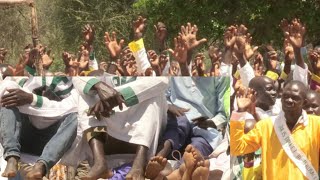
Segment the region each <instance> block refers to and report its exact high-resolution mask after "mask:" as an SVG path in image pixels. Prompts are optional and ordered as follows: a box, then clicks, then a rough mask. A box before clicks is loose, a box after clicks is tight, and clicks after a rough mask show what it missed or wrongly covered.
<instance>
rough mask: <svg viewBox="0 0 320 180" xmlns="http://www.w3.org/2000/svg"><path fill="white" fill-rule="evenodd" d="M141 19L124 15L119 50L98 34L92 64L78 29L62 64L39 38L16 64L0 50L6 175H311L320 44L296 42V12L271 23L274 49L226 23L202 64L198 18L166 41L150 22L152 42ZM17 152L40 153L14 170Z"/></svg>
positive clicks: (319, 111)
mask: <svg viewBox="0 0 320 180" xmlns="http://www.w3.org/2000/svg"><path fill="white" fill-rule="evenodd" d="M145 26H146V19H145V18H143V17H141V16H140V17H138V18H137V20H136V21H134V22H133V32H134V39H133V40H132V42H130V43H129V44H128V45H127V46H125V45H124V43H125V42H124V40H119V39H117V35H116V33H115V32H112V33H109V32H106V33H105V36H104V41H105V46H106V49H107V51H108V52H109V54H110V63H107V62H100V64H98V61H97V59H96V57H95V53H94V48H93V45H92V44H93V40H94V34H95V32H94V27H93V26H91V25H86V26H85V27H84V28H83V37H84V43H83V44H82V45H81V47H80V51H79V53H78V54H77V55H75V54H72V53H69V52H63V53H62V58H63V61H64V64H65V72H50V70H49V67H50V65H51V64H52V62H53V58H52V57H51V56H50V51H49V50H48V49H47V48H46V47H44V46H41V45H40V46H39V47H36V48H34V47H32V46H30V45H28V46H27V47H25V49H24V53H23V55H21V60H20V62H19V63H18V65H16V66H15V67H14V66H12V65H8V64H5V63H4V62H5V56H6V52H7V51H6V50H5V49H4V48H2V49H0V60H1V64H0V67H1V68H0V74H1V80H0V81H1V82H0V100H1V109H0V117H1V119H0V122H1V125H0V137H1V139H0V140H1V145H2V146H3V151H4V153H3V158H4V159H5V160H6V162H7V165H6V168H5V169H4V170H3V173H2V176H3V177H16V176H18V175H19V176H23V178H24V179H42V178H43V177H44V176H46V175H47V176H48V175H50V174H51V175H52V174H54V173H49V172H50V170H51V171H52V169H54V168H53V167H54V166H55V165H56V164H57V163H59V164H62V165H66V166H72V167H77V166H78V165H79V164H80V163H81V162H83V161H84V160H86V161H88V162H89V164H90V167H91V168H90V171H89V172H88V174H86V175H85V176H83V177H81V178H82V179H99V178H102V179H134V180H136V179H138V180H139V179H145V178H147V179H156V180H164V179H168V180H176V179H181V180H198V179H200V180H207V179H210V180H211V179H250V180H251V179H319V164H320V161H319V154H320V153H319V152H320V139H319V137H320V119H319V117H318V116H319V115H320V95H319V94H318V92H319V91H320V49H319V47H318V46H315V47H314V48H313V49H306V48H305V47H306V42H305V35H306V27H305V25H304V24H303V23H302V22H301V21H300V20H299V19H293V20H292V21H288V20H285V19H284V20H282V21H281V22H280V28H281V29H282V31H283V36H284V41H283V49H281V50H276V48H275V47H273V46H272V45H263V46H260V47H258V46H253V45H252V44H251V42H252V37H251V35H250V34H249V33H248V29H247V27H246V26H244V25H242V24H241V25H232V26H230V27H228V28H227V29H226V30H225V33H224V37H223V45H224V47H223V48H222V49H221V48H219V47H215V46H210V47H209V48H208V51H207V53H208V57H209V59H210V62H211V63H210V64H211V67H210V68H207V69H206V66H205V61H206V56H205V54H204V53H203V52H202V53H201V52H197V51H196V49H197V48H198V47H199V46H200V45H201V44H203V43H204V42H206V41H207V40H206V39H201V40H198V37H197V32H198V28H197V26H196V25H191V23H187V25H186V26H184V25H183V26H181V31H180V33H179V34H178V35H177V36H176V38H174V48H173V49H170V48H169V47H167V43H166V41H167V40H166V38H167V36H168V35H167V33H168V31H167V29H166V26H165V24H164V23H162V22H159V23H157V25H155V26H154V28H155V37H156V41H157V42H158V43H157V47H154V50H146V47H145V46H144V42H143V34H144V31H145V28H146V27H145ZM196 52H197V53H196ZM169 54H171V56H170V55H169ZM37 58H38V59H40V62H41V63H42V64H41V66H42V67H43V69H44V73H43V74H42V76H38V77H37V76H35V75H37V71H36V69H37V68H36V65H37V64H36V63H35V62H36V61H37ZM170 58H172V60H170ZM146 76H151V77H146ZM157 76H159V77H157ZM169 76H183V77H169ZM229 116H230V117H229ZM229 119H230V121H229ZM22 152H23V153H29V154H33V155H36V156H38V159H37V160H36V162H35V164H34V165H33V166H32V168H31V169H29V170H26V169H23V168H20V171H19V172H18V170H19V168H18V162H19V161H20V158H21V153H22ZM115 154H126V155H129V156H128V157H127V156H125V155H122V156H120V158H119V157H115V156H112V155H115ZM130 154H131V155H133V156H130ZM105 155H111V156H107V158H106V156H105ZM121 158H122V160H119V159H121ZM230 162H231V164H230ZM52 176H54V175H52Z"/></svg>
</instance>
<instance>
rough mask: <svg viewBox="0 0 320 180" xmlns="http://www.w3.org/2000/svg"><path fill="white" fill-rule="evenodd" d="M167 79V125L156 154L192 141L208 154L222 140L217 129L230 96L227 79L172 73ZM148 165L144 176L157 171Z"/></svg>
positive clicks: (222, 119) (204, 153)
mask: <svg viewBox="0 0 320 180" xmlns="http://www.w3.org/2000/svg"><path fill="white" fill-rule="evenodd" d="M170 80H171V81H170V88H169V90H168V101H169V111H168V121H167V127H166V131H165V133H164V135H163V138H162V140H161V142H160V143H159V147H158V153H157V156H160V157H164V158H166V157H167V156H168V155H169V154H170V153H171V152H172V151H174V150H181V149H184V147H186V145H187V144H191V145H192V146H193V147H194V148H195V149H196V150H197V151H199V152H200V154H201V155H202V156H205V157H207V156H209V155H210V154H211V153H212V152H213V150H214V149H215V148H216V147H217V145H218V144H219V143H220V141H221V140H222V135H221V133H219V132H218V131H217V130H216V129H222V128H223V127H224V125H225V124H226V122H227V118H226V111H225V108H226V107H225V105H224V104H225V102H224V100H225V97H227V98H229V95H228V93H226V90H227V89H228V86H229V84H230V83H229V80H230V79H229V78H228V77H216V78H211V77H210V78H191V77H175V78H171V79H170ZM227 108H229V107H227ZM149 164H150V165H151V162H150V163H149ZM151 169H152V166H148V167H147V174H146V177H147V178H154V177H155V176H156V175H157V173H152V170H151Z"/></svg>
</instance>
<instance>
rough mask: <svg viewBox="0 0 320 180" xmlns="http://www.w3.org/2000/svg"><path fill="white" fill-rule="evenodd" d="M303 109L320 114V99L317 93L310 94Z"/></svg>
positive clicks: (308, 112) (309, 112)
mask: <svg viewBox="0 0 320 180" xmlns="http://www.w3.org/2000/svg"><path fill="white" fill-rule="evenodd" d="M303 109H304V110H305V111H307V114H313V115H317V116H320V99H319V98H317V96H316V95H315V94H308V95H307V98H306V103H305V105H304V107H303Z"/></svg>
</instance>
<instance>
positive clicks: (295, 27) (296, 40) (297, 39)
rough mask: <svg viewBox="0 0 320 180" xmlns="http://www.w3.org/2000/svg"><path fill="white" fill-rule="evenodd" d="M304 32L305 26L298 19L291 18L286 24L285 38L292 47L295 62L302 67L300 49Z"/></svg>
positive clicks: (303, 66) (302, 61)
mask: <svg viewBox="0 0 320 180" xmlns="http://www.w3.org/2000/svg"><path fill="white" fill-rule="evenodd" d="M305 33H306V28H305V26H304V25H303V24H302V23H301V22H300V20H299V19H293V20H292V22H291V24H289V25H288V29H287V32H285V37H286V39H288V41H289V42H290V44H291V45H292V47H293V51H294V56H295V58H296V64H297V65H298V66H300V67H301V68H303V69H304V68H305V64H304V60H303V57H302V54H301V51H300V49H301V47H302V46H303V41H304V36H305Z"/></svg>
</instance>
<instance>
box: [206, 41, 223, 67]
mask: <svg viewBox="0 0 320 180" xmlns="http://www.w3.org/2000/svg"><path fill="white" fill-rule="evenodd" d="M208 54H209V57H210V59H211V64H212V65H213V64H215V63H216V62H218V61H221V58H222V52H221V51H220V50H219V48H216V47H214V46H210V47H209V50H208Z"/></svg>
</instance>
